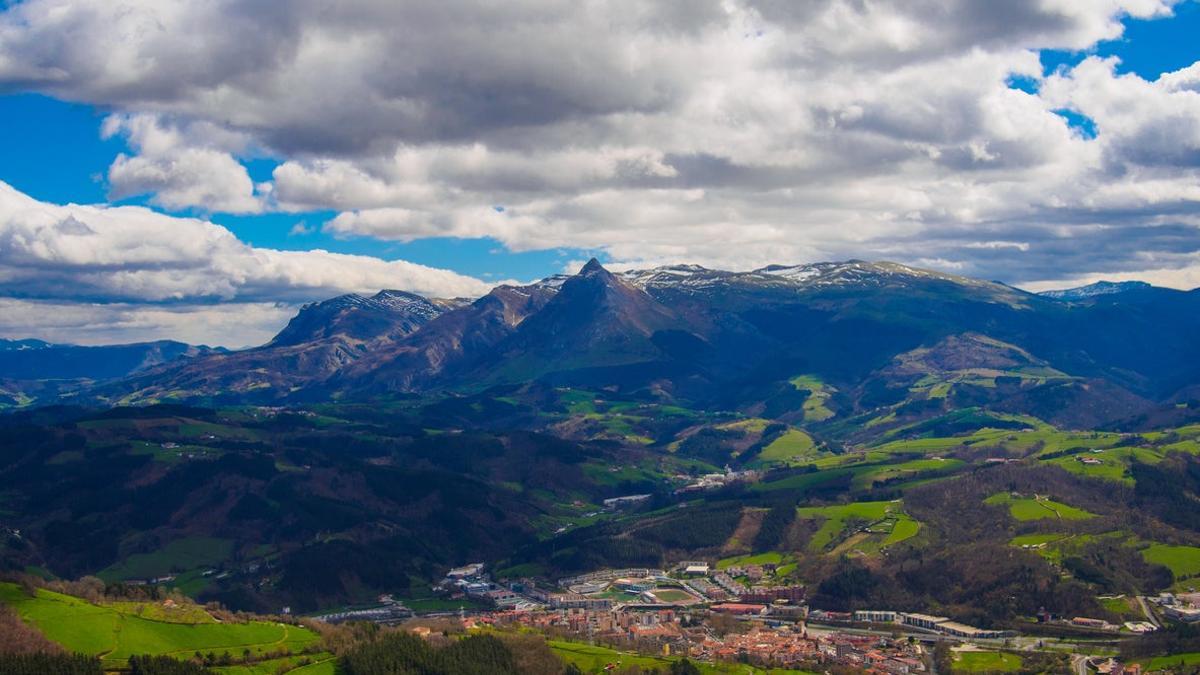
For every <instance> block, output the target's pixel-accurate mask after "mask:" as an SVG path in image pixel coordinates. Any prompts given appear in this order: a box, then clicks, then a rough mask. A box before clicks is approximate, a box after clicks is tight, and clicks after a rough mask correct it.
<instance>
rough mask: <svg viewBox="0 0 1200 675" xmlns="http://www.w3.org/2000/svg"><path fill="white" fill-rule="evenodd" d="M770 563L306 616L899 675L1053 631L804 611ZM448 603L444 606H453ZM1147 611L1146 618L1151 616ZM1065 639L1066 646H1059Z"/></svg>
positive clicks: (596, 577)
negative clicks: (937, 657)
mask: <svg viewBox="0 0 1200 675" xmlns="http://www.w3.org/2000/svg"><path fill="white" fill-rule="evenodd" d="M775 573H776V566H775V565H773V564H770V563H751V564H740V565H739V564H731V565H726V566H723V567H721V568H718V567H716V566H715V565H713V564H711V563H709V562H707V561H698V560H686V561H681V562H679V563H677V564H675V565H673V566H672V567H671V568H670V569H653V568H624V569H603V570H597V571H594V572H591V573H588V574H583V575H578V576H573V577H568V578H562V579H558V580H555V581H547V580H541V579H531V578H519V579H504V580H503V581H499V580H496V579H493V577H492V575H491V574H490V573H489V571H488V569H487V565H486V564H484V563H481V562H476V563H471V564H467V565H463V566H461V567H457V568H454V569H451V570H449V571H447V572H446V575H445V577H444V578H443V579H442V580H441V581H440V582H439V583H437V584H436V585H435V586H434V588H433V589H431V590H433V591H435V592H436V593H437V594H438V595H439V597H442V598H444V599H447V600H449V601H458V602H460V606H459V609H458V610H457V611H446V610H443V611H439V612H432V613H428V612H427V613H418V612H414V611H412V610H411V609H409V608H408V607H406V606H405V605H404V604H403V602H402V601H398V600H396V599H394V598H393V597H392V596H390V595H387V596H381V597H380V598H379V604H378V605H376V606H372V607H367V608H360V609H355V610H346V611H341V612H336V613H331V614H324V615H321V616H318V617H315V618H317V619H319V620H322V621H326V622H330V623H340V622H346V621H371V622H375V623H380V624H386V625H405V626H411V628H412V630H414V631H416V632H418V633H419V634H428V633H429V628H428V627H427V626H423V625H421V623H420V619H422V618H425V619H430V618H434V619H443V620H450V621H454V622H457V623H458V624H459V625H460V626H461V627H462V628H463V629H467V630H472V629H485V628H494V629H533V630H536V631H538V632H541V633H542V634H545V635H547V636H550V637H554V638H558V639H563V640H569V641H579V642H586V643H588V644H598V645H605V646H607V647H611V648H614V649H618V650H622V651H626V652H632V653H640V654H649V655H666V656H679V657H687V658H689V659H692V660H697V661H703V662H710V663H717V662H733V663H745V664H752V665H755V666H760V667H768V668H794V669H820V668H827V667H830V666H841V667H845V668H850V669H857V670H861V671H864V672H868V673H880V674H884V673H887V674H894V675H907V674H909V673H924V672H931V671H936V666H935V665H934V653H935V651H936V649H937V648H938V645H939V644H940V645H942V646H943V648H946V649H949V650H950V651H951V653H954V654H957V653H970V652H978V651H991V652H996V651H1000V650H1016V649H1023V650H1026V651H1033V650H1034V649H1035V647H1040V646H1042V645H1043V644H1045V643H1046V642H1048V641H1050V642H1052V641H1053V639H1052V638H1045V637H1042V638H1035V637H1032V636H1024V635H1021V634H1019V633H1017V632H1016V631H1012V630H994V629H988V628H979V627H975V626H971V625H968V624H966V623H963V622H960V621H956V620H954V619H953V618H951V617H945V616H937V615H932V614H925V613H921V612H915V611H896V610H892V609H876V610H858V611H853V612H841V611H830V610H825V609H821V608H816V607H812V606H810V605H809V603H808V594H807V589H806V588H805V587H804V586H803V585H798V584H786V583H776V582H775ZM1149 600H1150V602H1151V603H1152V604H1155V605H1156V606H1159V607H1160V610H1161V611H1160V614H1161V616H1163V617H1166V618H1170V619H1172V620H1177V621H1181V622H1191V621H1195V620H1197V619H1198V618H1200V609H1198V608H1197V603H1196V601H1197V600H1200V598H1194V597H1191V596H1174V595H1170V594H1164V595H1163V596H1159V597H1156V598H1151V599H1149ZM451 604H452V602H451ZM1148 616H1149V615H1148ZM1037 620H1038V621H1039V622H1041V623H1043V624H1045V625H1046V626H1047V627H1053V626H1060V627H1062V628H1063V629H1064V630H1067V631H1074V633H1073V634H1074V635H1075V636H1076V638H1078V635H1079V634H1080V632H1083V633H1085V634H1088V635H1091V636H1092V638H1091V640H1093V642H1091V644H1096V645H1099V644H1104V641H1105V640H1108V641H1109V642H1110V643H1111V644H1115V642H1112V639H1113V638H1115V636H1116V635H1117V634H1118V633H1119V632H1121V631H1122V630H1123V631H1124V634H1125V635H1129V634H1138V633H1146V632H1152V631H1154V630H1157V628H1158V624H1157V623H1152V622H1150V621H1144V622H1128V623H1126V624H1124V626H1118V625H1112V624H1109V623H1107V622H1105V621H1102V620H1099V619H1092V618H1088V617H1053V616H1050V615H1048V614H1043V615H1041V616H1039V617H1037ZM1071 644H1073V643H1070V642H1063V643H1061V646H1060V649H1065V648H1066V647H1067V646H1069V645H1071ZM1074 663H1075V664H1076V668H1077V670H1076V672H1080V673H1085V672H1097V673H1111V674H1115V675H1138V674H1139V673H1141V672H1142V671H1141V668H1140V667H1139V666H1138V665H1136V664H1129V665H1125V664H1121V663H1119V662H1118V661H1116V660H1115V659H1113V658H1111V656H1104V657H1087V656H1080V657H1078V658H1077V659H1076V660H1075V661H1074Z"/></svg>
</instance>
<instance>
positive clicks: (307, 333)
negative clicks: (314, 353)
mask: <svg viewBox="0 0 1200 675" xmlns="http://www.w3.org/2000/svg"><path fill="white" fill-rule="evenodd" d="M461 304H465V303H463V302H461V301H455V300H427V299H425V298H423V297H421V296H419V295H416V294H414V293H406V292H404V291H380V292H379V293H377V294H375V295H373V296H371V297H369V298H367V297H363V296H361V295H358V294H355V293H351V294H349V295H341V296H338V297H336V298H333V299H332V300H325V301H323V302H314V303H311V304H308V305H305V306H304V307H302V308H300V313H299V314H297V315H296V316H295V317H294V318H292V320H291V321H290V322H288V325H287V326H285V327H284V329H283V330H282V331H280V332H279V334H278V335H276V336H275V338H274V339H272V340H271V341H270V342H269V343H267V345H266V346H268V347H287V346H294V345H299V344H303V343H305V342H313V341H315V340H325V339H329V338H333V337H336V336H344V337H346V338H349V339H354V340H372V339H377V338H380V337H384V336H388V335H393V336H395V335H407V334H409V333H411V332H413V331H415V330H416V329H417V328H419V327H421V326H422V325H424V324H425V323H427V322H428V321H430V320H431V319H433V318H434V317H436V316H437V315H439V314H441V313H442V312H443V311H445V310H446V309H447V308H452V307H456V306H459V305H461Z"/></svg>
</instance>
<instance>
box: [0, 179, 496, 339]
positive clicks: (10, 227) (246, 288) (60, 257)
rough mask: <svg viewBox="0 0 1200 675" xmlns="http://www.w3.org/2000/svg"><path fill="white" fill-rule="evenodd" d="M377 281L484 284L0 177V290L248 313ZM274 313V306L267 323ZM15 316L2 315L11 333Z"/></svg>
mask: <svg viewBox="0 0 1200 675" xmlns="http://www.w3.org/2000/svg"><path fill="white" fill-rule="evenodd" d="M382 288H395V289H401V290H407V291H412V292H416V293H420V294H423V295H427V296H434V297H458V296H476V295H479V294H482V293H485V292H486V291H487V290H488V288H489V285H488V284H486V283H484V282H482V281H479V280H477V279H474V278H471V277H467V276H463V275H460V274H457V273H455V272H451V271H448V270H442V269H435V268H431V267H426V266H423V265H417V264H414V263H410V262H406V261H401V260H396V261H385V260H381V259H379V258H373V257H369V256H356V255H343V254H337V253H329V252H326V251H321V250H313V251H277V250H272V249H265V248H255V247H252V246H249V245H247V244H245V243H243V242H241V241H239V240H238V239H237V238H236V237H235V236H234V235H233V234H232V233H231V232H229V231H228V230H226V229H225V228H223V227H221V226H219V225H216V224H213V223H211V222H207V221H203V220H199V219H195V218H176V217H172V216H168V215H164V214H161V213H158V212H155V211H152V210H150V209H146V208H142V207H135V206H116V207H105V206H79V205H67V206H60V205H55V204H47V203H44V202H40V201H37V200H35V199H33V198H31V197H29V196H27V195H25V194H22V193H20V192H18V191H17V190H15V189H13V188H12V187H11V186H9V185H7V184H5V183H0V296H7V297H10V298H21V299H24V300H31V301H50V302H58V303H63V302H81V303H106V304H111V303H117V305H119V304H121V303H124V304H143V305H162V306H168V305H178V306H188V305H200V304H209V305H211V304H216V303H229V304H231V305H243V306H242V307H239V308H235V309H231V310H228V312H227V313H228V314H230V315H231V316H232V315H236V314H237V313H238V312H245V311H247V309H246V308H247V307H249V305H245V303H253V304H259V305H261V304H262V303H291V304H295V303H301V302H306V301H310V300H315V299H323V298H327V297H330V296H332V295H336V294H339V293H346V292H362V293H369V292H375V291H378V290H379V289H382ZM117 305H113V306H117ZM144 309H145V312H143V314H144V315H145V313H146V312H149V315H151V316H155V317H159V318H162V317H168V316H179V315H180V312H179V310H178V309H170V310H164V309H161V308H160V309H151V308H144ZM91 311H94V312H98V311H99V310H98V309H93V310H91ZM220 311H224V310H220ZM215 313H219V311H218V310H212V309H210V310H206V311H205V312H203V313H201V315H206V314H215ZM278 318H279V317H278V316H277V315H275V314H272V315H271V322H273V323H279V322H278V321H277V319H278ZM12 323H13V316H12V315H5V324H6V330H8V331H9V332H10V333H11V331H12V327H11V325H10V324H12Z"/></svg>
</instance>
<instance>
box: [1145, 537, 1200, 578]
mask: <svg viewBox="0 0 1200 675" xmlns="http://www.w3.org/2000/svg"><path fill="white" fill-rule="evenodd" d="M1142 557H1143V558H1145V559H1146V562H1150V563H1155V564H1158V565H1164V566H1166V567H1168V568H1169V569H1170V570H1171V574H1173V575H1175V579H1176V580H1179V579H1187V578H1190V577H1194V576H1196V575H1197V574H1200V548H1197V547H1195V546H1169V545H1167V544H1153V545H1151V546H1149V547H1148V548H1145V549H1142Z"/></svg>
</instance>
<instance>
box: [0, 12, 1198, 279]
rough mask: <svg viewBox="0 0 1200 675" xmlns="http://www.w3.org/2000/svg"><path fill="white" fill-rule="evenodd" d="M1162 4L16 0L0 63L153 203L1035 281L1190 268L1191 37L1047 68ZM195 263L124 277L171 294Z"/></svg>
mask: <svg viewBox="0 0 1200 675" xmlns="http://www.w3.org/2000/svg"><path fill="white" fill-rule="evenodd" d="M1176 4H1177V2H1176V1H1175V0H1011V1H1009V2H982V1H978V0H953V1H946V0H904V1H900V0H895V1H885V0H879V1H877V2H858V1H856V0H815V1H813V2H789V1H786V0H723V1H720V0H698V1H688V2H682V1H680V2H675V1H672V2H658V3H645V2H634V1H633V0H598V1H596V2H589V3H584V4H578V3H575V4H570V3H568V4H563V3H558V2H549V1H548V0H521V1H520V2H510V3H501V4H496V3H489V2H480V1H479V0H412V1H410V2H404V3H395V2H384V1H383V0H378V1H372V0H356V1H354V2H341V3H333V4H331V3H327V2H323V1H321V0H295V1H294V2H288V3H248V2H240V1H238V0H222V1H218V2H210V3H201V2H185V1H183V0H173V1H168V2H163V1H161V0H124V1H123V2H120V3H117V2H110V1H107V0H70V1H68V0H25V2H21V3H17V4H14V5H12V6H10V7H9V8H8V9H7V10H5V11H4V12H2V13H0V87H7V88H11V89H14V90H17V89H21V90H29V89H31V90H37V91H43V92H47V93H49V94H52V95H54V96H58V97H61V98H64V99H69V100H75V101H84V102H88V103H93V104H98V105H102V106H106V107H108V108H111V109H113V110H116V111H117V113H116V114H115V115H114V117H113V118H111V119H110V121H109V122H107V123H106V129H107V130H109V133H120V134H123V135H124V136H125V137H126V138H128V140H129V142H130V144H131V146H132V147H133V150H134V152H133V154H131V155H130V156H128V157H121V158H118V159H117V160H116V161H115V162H114V163H113V165H112V167H111V168H110V172H109V181H110V184H111V185H112V190H113V196H114V197H121V196H126V195H132V194H142V193H149V194H151V195H152V198H153V199H154V200H155V201H156V203H158V204H160V205H162V206H164V207H167V208H172V209H179V208H189V207H192V208H201V209H208V210H213V211H232V212H253V211H256V210H260V209H274V210H282V211H288V212H298V213H299V212H306V211H312V210H327V209H328V210H334V211H338V212H339V213H338V214H337V215H336V216H334V217H332V218H330V219H329V220H328V222H326V223H324V224H323V228H324V230H325V231H326V232H328V233H331V234H333V235H335V236H338V237H352V236H362V237H371V238H376V239H386V240H396V241H410V240H414V239H420V238H425V237H443V236H450V237H484V236H487V237H493V238H495V239H498V240H499V241H501V242H503V243H504V244H505V245H506V246H507V247H508V248H509V249H511V250H532V249H546V248H559V247H568V248H585V249H591V250H601V251H605V252H607V253H608V254H609V255H610V256H611V257H612V258H613V259H614V260H616V261H617V262H618V263H620V264H623V265H626V266H629V265H642V264H652V263H657V262H668V261H690V262H700V263H704V264H709V265H713V266H720V267H727V268H746V267H752V266H758V265H762V264H766V263H770V262H801V261H811V260H818V259H831V258H849V257H858V258H888V259H894V260H899V261H902V262H910V263H917V264H930V265H935V266H939V267H942V268H945V269H950V270H954V271H957V272H961V273H966V274H973V275H978V276H984V277H988V278H996V279H1002V280H1005V281H1009V282H1015V283H1026V282H1037V281H1043V280H1045V279H1046V278H1047V272H1046V270H1047V269H1054V270H1056V274H1061V276H1062V277H1063V278H1069V277H1071V276H1072V275H1086V274H1093V273H1096V274H1101V273H1106V272H1113V273H1136V272H1137V271H1138V270H1187V269H1191V268H1192V267H1194V266H1195V264H1196V263H1195V255H1194V254H1195V253H1196V252H1197V251H1200V235H1198V234H1197V232H1200V187H1198V186H1200V180H1198V179H1200V64H1197V65H1193V66H1191V67H1188V68H1183V69H1181V70H1179V71H1177V72H1174V73H1166V74H1163V75H1162V76H1161V77H1158V78H1157V79H1154V80H1147V79H1144V78H1142V77H1139V76H1137V75H1133V74H1121V73H1120V71H1119V70H1118V68H1117V64H1116V62H1114V61H1113V60H1111V59H1101V58H1094V57H1093V58H1088V59H1085V60H1084V61H1083V62H1082V63H1081V64H1079V65H1078V66H1076V67H1074V68H1068V69H1063V70H1060V71H1058V72H1056V73H1052V74H1050V75H1049V76H1045V75H1044V73H1043V68H1042V64H1041V62H1040V60H1039V56H1038V51H1039V50H1042V49H1068V50H1083V49H1088V48H1091V47H1093V46H1094V45H1096V44H1097V43H1098V42H1099V41H1102V40H1110V39H1115V38H1119V37H1120V36H1121V32H1122V30H1123V27H1122V20H1123V19H1125V18H1128V17H1136V18H1143V19H1150V18H1156V17H1165V16H1167V15H1169V14H1170V13H1171V11H1172V9H1173V7H1174V6H1175V5H1176ZM1013 77H1020V78H1023V79H1025V80H1027V81H1029V82H1032V83H1033V85H1035V86H1034V87H1033V89H1034V91H1033V92H1032V93H1031V92H1027V91H1021V90H1017V89H1014V88H1012V87H1011V86H1010V84H1009V83H1010V80H1011V78H1013ZM1063 111H1071V112H1072V114H1074V115H1076V116H1080V117H1084V118H1087V119H1090V120H1091V121H1093V122H1094V123H1095V127H1096V130H1097V134H1096V136H1095V138H1088V137H1087V135H1084V134H1081V133H1079V132H1078V130H1076V129H1074V128H1072V126H1071V124H1070V123H1069V122H1068V120H1066V119H1064V117H1063V115H1062V114H1061V113H1062V112H1063ZM259 154H265V155H270V156H274V157H277V158H279V159H280V160H281V161H280V164H279V166H278V167H277V168H276V169H275V171H274V174H273V176H272V179H271V180H270V181H269V182H268V183H267V184H263V185H258V186H256V185H254V184H253V183H252V181H251V180H250V178H249V176H248V174H247V173H246V171H245V169H244V168H243V167H242V166H241V164H239V162H238V159H239V158H245V157H246V156H250V155H259ZM500 205H502V206H503V209H502V210H501V209H497V208H495V207H496V206H500ZM79 220H80V222H83V223H85V224H88V225H89V226H91V223H90V222H89V221H88V220H87V219H86V218H80V219H79ZM314 226H316V223H313V224H312V225H309V227H314ZM55 236H56V237H57V238H56V239H55V241H59V240H60V239H61V240H62V241H63V242H65V241H67V240H68V239H69V237H70V236H71V235H68V234H65V233H59V234H57V235H55ZM202 241H209V239H206V238H202ZM61 245H63V246H66V244H65V243H64V244H61ZM148 245H149V246H153V244H148ZM234 248H236V247H234ZM221 255H225V253H224V252H223V251H222V252H221ZM245 255H246V254H244V253H239V254H235V255H234V256H233V257H234V259H235V260H243V259H244V258H245ZM239 256H241V257H239ZM268 257H269V258H270V260H269V261H267V262H265V263H264V264H263V265H262V269H263V270H266V271H262V272H260V273H259V274H258V275H252V276H251V278H249V280H247V281H245V282H240V283H238V284H234V289H233V290H229V289H228V288H226V287H225V286H227V285H228V282H217V281H214V279H218V278H228V275H226V276H225V277H222V276H221V275H215V276H213V277H204V276H203V275H201V276H202V277H203V278H202V280H201V282H200V283H201V287H204V288H208V290H207V291H205V292H207V293H209V294H211V295H212V296H213V297H226V296H227V295H228V294H229V293H234V294H235V295H236V294H239V293H241V294H251V295H253V294H254V293H262V294H263V295H261V296H259V297H266V294H268V293H270V292H273V291H274V289H276V288H278V287H282V286H287V285H288V284H283V283H281V282H279V281H278V279H281V278H288V277H289V275H290V274H291V273H290V272H287V271H285V270H286V269H290V267H289V265H290V264H291V263H289V262H287V261H288V260H289V258H288V256H287V255H285V254H282V253H279V252H274V253H273V254H272V255H271V256H268ZM318 259H321V260H332V259H333V258H330V257H329V256H328V254H319V253H314V254H313V256H312V257H311V258H306V259H305V260H307V261H309V262H308V263H306V264H310V265H313V266H319V265H317V263H314V262H312V261H314V260H318ZM218 264H219V263H213V265H218ZM322 264H324V263H322ZM329 264H330V268H333V267H337V265H334V264H333V263H329ZM363 264H364V265H367V263H363ZM231 265H232V266H234V267H237V269H242V268H241V266H240V264H231ZM45 266H46V267H47V268H50V267H53V266H52V265H49V264H48V263H47V264H45ZM367 266H370V265H367ZM71 269H72V270H73V271H72V272H71V273H70V274H79V275H82V278H84V279H88V280H89V281H87V282H86V283H84V284H83V287H84V288H87V287H90V284H91V283H92V282H91V281H90V279H91V277H87V276H86V273H85V272H84V271H83V270H79V269H75V268H71ZM188 274H189V273H188V272H185V271H181V270H180V269H178V268H177V267H173V268H171V269H170V270H146V271H139V272H138V274H137V275H135V276H136V278H131V279H129V280H128V281H127V282H126V285H127V286H129V287H130V288H138V287H139V286H140V285H144V287H145V288H147V289H151V288H152V289H156V291H155V292H158V293H164V294H166V295H168V296H169V295H170V294H171V293H178V292H185V291H184V290H183V289H185V288H186V287H187V284H188V283H191V281H192V280H191V279H190V278H189V277H188ZM234 276H236V275H234ZM1168 276H1170V275H1166V276H1162V275H1160V278H1164V279H1165V278H1168ZM112 278H113V279H115V278H116V277H115V276H113V277H112ZM150 278H153V279H154V280H153V281H152V282H151V281H147V279H150ZM1170 278H1173V279H1181V280H1186V279H1188V278H1191V277H1189V276H1187V275H1186V274H1177V275H1174V276H1170ZM172 280H174V281H175V283H174V284H173V283H172ZM106 283H107V284H108V286H106V287H104V288H101V289H99V290H97V293H105V292H116V293H129V291H122V290H121V289H120V288H118V286H119V285H118V284H116V282H115V281H108V282H106ZM308 283H309V281H308V280H307V277H305V280H303V281H302V282H299V283H298V285H297V287H307V286H305V284H308ZM257 289H261V290H257ZM147 292H149V291H147ZM122 297H125V296H122Z"/></svg>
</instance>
